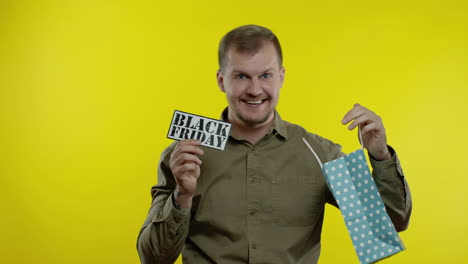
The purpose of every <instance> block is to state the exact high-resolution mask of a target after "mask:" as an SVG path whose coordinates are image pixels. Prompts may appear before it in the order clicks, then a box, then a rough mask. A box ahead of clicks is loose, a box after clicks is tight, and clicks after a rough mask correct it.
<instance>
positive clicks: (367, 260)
mask: <svg viewBox="0 0 468 264" xmlns="http://www.w3.org/2000/svg"><path fill="white" fill-rule="evenodd" d="M368 253H369V252H368ZM369 261H370V259H369V258H366V262H369Z"/></svg>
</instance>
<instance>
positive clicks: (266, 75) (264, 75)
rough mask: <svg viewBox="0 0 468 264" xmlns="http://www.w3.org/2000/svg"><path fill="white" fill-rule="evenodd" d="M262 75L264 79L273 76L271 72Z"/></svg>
mask: <svg viewBox="0 0 468 264" xmlns="http://www.w3.org/2000/svg"><path fill="white" fill-rule="evenodd" d="M261 77H262V78H263V79H267V78H270V77H271V74H269V73H264V74H262V75H261Z"/></svg>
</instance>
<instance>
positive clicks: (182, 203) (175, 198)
mask: <svg viewBox="0 0 468 264" xmlns="http://www.w3.org/2000/svg"><path fill="white" fill-rule="evenodd" d="M192 198H193V195H191V194H185V193H182V192H180V191H179V188H176V189H175V190H174V193H173V194H172V203H173V204H174V207H175V208H176V209H177V210H181V209H186V208H190V207H192Z"/></svg>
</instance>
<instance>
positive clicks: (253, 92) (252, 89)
mask: <svg viewBox="0 0 468 264" xmlns="http://www.w3.org/2000/svg"><path fill="white" fill-rule="evenodd" d="M261 93H262V88H261V86H260V82H259V81H258V80H256V79H252V81H251V82H250V85H249V87H248V88H247V94H248V95H250V96H252V97H256V96H259V95H260V94H261Z"/></svg>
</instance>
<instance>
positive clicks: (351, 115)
mask: <svg viewBox="0 0 468 264" xmlns="http://www.w3.org/2000/svg"><path fill="white" fill-rule="evenodd" d="M366 110H367V108H365V107H363V106H361V105H360V104H354V107H353V108H352V109H351V110H349V111H348V112H347V113H346V115H345V116H344V117H343V119H342V120H341V123H342V124H343V125H346V124H347V123H349V122H350V121H352V120H354V119H356V118H357V117H359V116H361V115H363V114H364V113H365V112H366Z"/></svg>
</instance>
